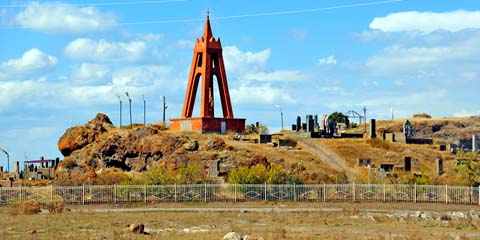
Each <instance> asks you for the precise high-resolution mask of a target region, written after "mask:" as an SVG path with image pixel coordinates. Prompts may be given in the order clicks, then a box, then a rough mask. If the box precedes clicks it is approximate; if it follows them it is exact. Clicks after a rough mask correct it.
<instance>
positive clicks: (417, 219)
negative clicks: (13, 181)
mask: <svg viewBox="0 0 480 240" xmlns="http://www.w3.org/2000/svg"><path fill="white" fill-rule="evenodd" d="M0 217H1V218H2V221H1V222H0V236H1V238H2V239H187V240H188V239H222V237H223V236H224V235H225V234H226V233H227V232H230V231H235V232H238V233H240V234H242V235H253V236H261V237H263V238H264V239H479V238H480V231H479V230H478V228H479V227H480V220H479V217H480V207H478V206H449V205H432V204H429V205H426V204H389V203H386V204H385V203H366V204H347V203H308V204H307V203H301V204H300V203H245V204H221V203H213V204H205V203H194V204H166V205H155V206H141V207H139V206H131V207H125V206H122V208H118V207H115V206H95V207H89V206H87V207H83V206H82V207H74V208H72V209H71V210H70V211H68V212H65V213H61V214H48V213H45V214H36V215H22V214H14V213H13V212H12V209H10V208H1V209H0ZM132 223H143V224H144V225H145V227H146V231H148V234H147V235H136V234H133V233H130V232H129V231H128V230H127V225H128V224H132Z"/></svg>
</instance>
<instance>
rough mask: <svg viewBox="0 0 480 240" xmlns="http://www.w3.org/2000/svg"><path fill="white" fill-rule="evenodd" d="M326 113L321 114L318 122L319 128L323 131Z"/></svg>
mask: <svg viewBox="0 0 480 240" xmlns="http://www.w3.org/2000/svg"><path fill="white" fill-rule="evenodd" d="M326 118H327V115H326V114H323V115H322V121H321V122H320V130H321V131H325V121H326Z"/></svg>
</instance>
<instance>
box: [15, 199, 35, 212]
mask: <svg viewBox="0 0 480 240" xmlns="http://www.w3.org/2000/svg"><path fill="white" fill-rule="evenodd" d="M15 210H16V212H17V213H19V214H35V213H39V212H40V203H38V202H37V201H35V200H28V201H24V202H21V203H19V204H17V205H16V207H15Z"/></svg>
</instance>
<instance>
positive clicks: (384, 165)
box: [380, 163, 394, 172]
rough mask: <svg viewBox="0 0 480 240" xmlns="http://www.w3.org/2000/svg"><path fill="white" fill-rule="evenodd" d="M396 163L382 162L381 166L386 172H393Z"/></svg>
mask: <svg viewBox="0 0 480 240" xmlns="http://www.w3.org/2000/svg"><path fill="white" fill-rule="evenodd" d="M393 167H394V165H393V164H390V163H381V164H380V168H381V169H383V171H385V172H391V171H392V170H393Z"/></svg>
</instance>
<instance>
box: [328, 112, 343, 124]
mask: <svg viewBox="0 0 480 240" xmlns="http://www.w3.org/2000/svg"><path fill="white" fill-rule="evenodd" d="M328 119H329V120H330V121H331V122H333V123H335V125H337V123H345V115H343V113H341V112H334V113H332V114H330V116H329V117H328Z"/></svg>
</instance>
